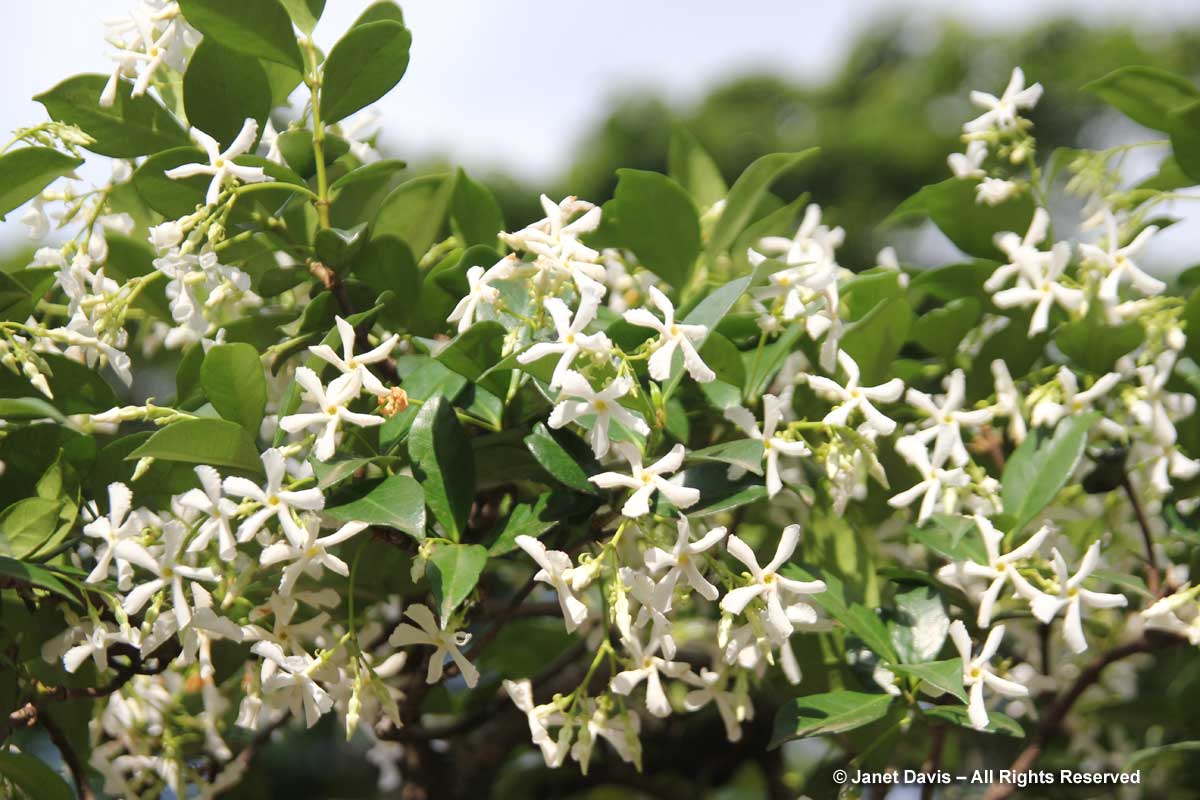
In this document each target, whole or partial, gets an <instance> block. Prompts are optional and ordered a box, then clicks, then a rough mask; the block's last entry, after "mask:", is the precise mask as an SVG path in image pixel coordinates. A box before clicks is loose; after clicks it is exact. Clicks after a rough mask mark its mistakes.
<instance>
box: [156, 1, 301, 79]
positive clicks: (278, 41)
mask: <svg viewBox="0 0 1200 800" xmlns="http://www.w3.org/2000/svg"><path fill="white" fill-rule="evenodd" d="M179 7H180V9H181V10H182V11H183V15H184V16H185V17H186V18H187V21H188V22H189V23H190V24H191V25H193V26H194V27H195V28H196V29H197V30H199V31H200V32H201V33H203V34H204V35H205V36H206V37H207V36H211V37H212V38H213V39H216V40H217V41H218V42H220V43H221V44H223V45H224V46H226V47H228V48H230V49H231V50H237V51H238V52H240V53H246V54H247V55H252V56H256V57H258V58H265V59H267V60H268V61H276V62H278V63H280V64H287V65H288V66H291V67H295V68H296V69H300V70H302V69H304V59H303V58H302V57H301V55H300V47H299V46H298V45H297V44H296V32H295V30H293V29H292V20H291V17H289V16H288V12H287V11H285V10H284V8H283V6H282V5H280V4H279V0H253V2H246V0H179Z"/></svg>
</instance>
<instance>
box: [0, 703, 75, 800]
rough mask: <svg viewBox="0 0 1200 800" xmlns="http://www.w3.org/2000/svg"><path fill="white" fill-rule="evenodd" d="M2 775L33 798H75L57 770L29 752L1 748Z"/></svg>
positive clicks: (67, 799) (52, 799) (68, 799)
mask: <svg viewBox="0 0 1200 800" xmlns="http://www.w3.org/2000/svg"><path fill="white" fill-rule="evenodd" d="M47 713H49V712H47ZM0 776H2V777H3V778H4V779H5V780H6V781H8V782H9V783H11V784H12V785H13V786H15V787H16V788H17V789H18V790H20V791H21V792H23V793H24V794H25V795H26V796H27V797H29V798H31V800H73V798H74V797H75V793H74V792H73V791H71V787H70V786H68V785H67V783H66V781H64V780H63V779H62V778H61V777H59V775H58V773H57V772H55V771H54V770H52V769H50V767H49V765H48V764H46V762H44V761H42V760H41V759H40V758H37V757H36V756H32V755H29V754H28V753H18V752H16V751H14V750H0Z"/></svg>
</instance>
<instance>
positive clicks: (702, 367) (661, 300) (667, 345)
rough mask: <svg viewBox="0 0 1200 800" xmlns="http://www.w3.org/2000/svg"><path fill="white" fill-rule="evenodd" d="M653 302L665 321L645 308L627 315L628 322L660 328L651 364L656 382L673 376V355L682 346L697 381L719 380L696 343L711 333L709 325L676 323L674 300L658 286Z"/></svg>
mask: <svg viewBox="0 0 1200 800" xmlns="http://www.w3.org/2000/svg"><path fill="white" fill-rule="evenodd" d="M650 301H651V302H652V303H653V304H654V306H655V307H656V308H657V309H658V310H659V311H661V312H662V315H663V318H662V319H661V320H659V319H658V318H657V317H655V316H654V315H653V314H651V313H650V312H649V311H647V310H646V309H644V308H635V309H632V310H630V311H626V312H625V315H624V316H625V321H626V322H628V323H629V324H630V325H637V326H639V327H642V328H653V329H654V330H656V331H658V342H657V343H656V344H655V345H654V353H653V354H652V355H651V356H650V362H649V364H648V366H649V369H650V377H651V378H654V380H656V381H665V380H667V379H668V378H669V377H671V358H672V357H673V356H674V355H675V350H676V348H678V349H679V350H681V351H683V365H684V366H685V367H686V368H687V371H688V374H689V375H691V376H692V379H693V380H695V381H698V382H700V383H708V382H709V381H711V380H715V379H716V377H717V375H716V373H715V372H713V371H712V370H711V369H709V368H708V365H706V364H705V363H704V362H703V361H702V360H701V359H700V353H699V352H697V351H696V345H695V344H694V343H695V342H698V341H700V340H701V339H703V338H704V337H705V336H707V335H708V328H706V327H705V326H703V325H685V324H683V323H678V322H676V321H675V305H674V303H672V302H671V301H670V299H669V298H668V297H667V296H666V295H665V294H663V293H662V292H660V291H659V290H658V289H657V288H655V287H654V286H651V287H650Z"/></svg>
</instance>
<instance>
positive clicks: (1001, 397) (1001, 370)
mask: <svg viewBox="0 0 1200 800" xmlns="http://www.w3.org/2000/svg"><path fill="white" fill-rule="evenodd" d="M992 380H993V381H994V383H995V387H996V403H995V405H994V406H992V408H993V410H994V411H995V414H996V416H998V417H1007V418H1008V436H1009V438H1010V439H1012V440H1013V441H1014V442H1016V443H1017V444H1020V443H1021V442H1022V441H1024V440H1025V434H1026V433H1028V430H1027V429H1026V427H1025V415H1024V413H1022V411H1021V395H1020V393H1018V392H1017V385H1016V383H1014V382H1013V379H1012V375H1011V374H1009V371H1008V364H1006V363H1004V361H1003V360H1002V359H999V358H997V359H995V360H994V361H992Z"/></svg>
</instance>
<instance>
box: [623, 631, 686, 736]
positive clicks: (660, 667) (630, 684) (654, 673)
mask: <svg viewBox="0 0 1200 800" xmlns="http://www.w3.org/2000/svg"><path fill="white" fill-rule="evenodd" d="M624 644H625V648H626V649H627V650H628V651H629V659H630V661H631V662H632V663H633V667H632V668H630V669H627V670H624V671H622V672H618V673H617V674H616V675H614V676H613V678H612V682H611V683H610V684H609V686H610V687H611V688H612V690H613V691H614V692H616V693H617V694H623V695H628V694H629V693H630V692H632V691H633V690H634V688H636V687H637V685H638V684H639V683H641V682H642V681H645V682H646V710H647V711H649V712H650V713H651V714H653V715H654V716H656V717H665V716H668V715H669V714H670V713H671V702H670V701H669V700H667V694H666V692H664V691H663V688H662V677H661V676H662V675H665V676H666V677H668V678H681V677H683V676H684V675H685V674H686V673H687V672H688V671H689V670H690V668H689V667H688V665H687V664H685V663H684V662H682V661H668V660H667V659H665V658H663V657H662V656H659V655H657V653H658V649H659V647H660V646H661V645H662V640H661V639H658V638H655V637H653V636H651V637H650V639H649V640H648V641H647V642H646V645H645V646H644V647H643V646H642V643H641V642H640V641H639V640H638V638H637V637H636V636H630V637H628V638H626V639H624ZM660 673H661V675H660Z"/></svg>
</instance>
